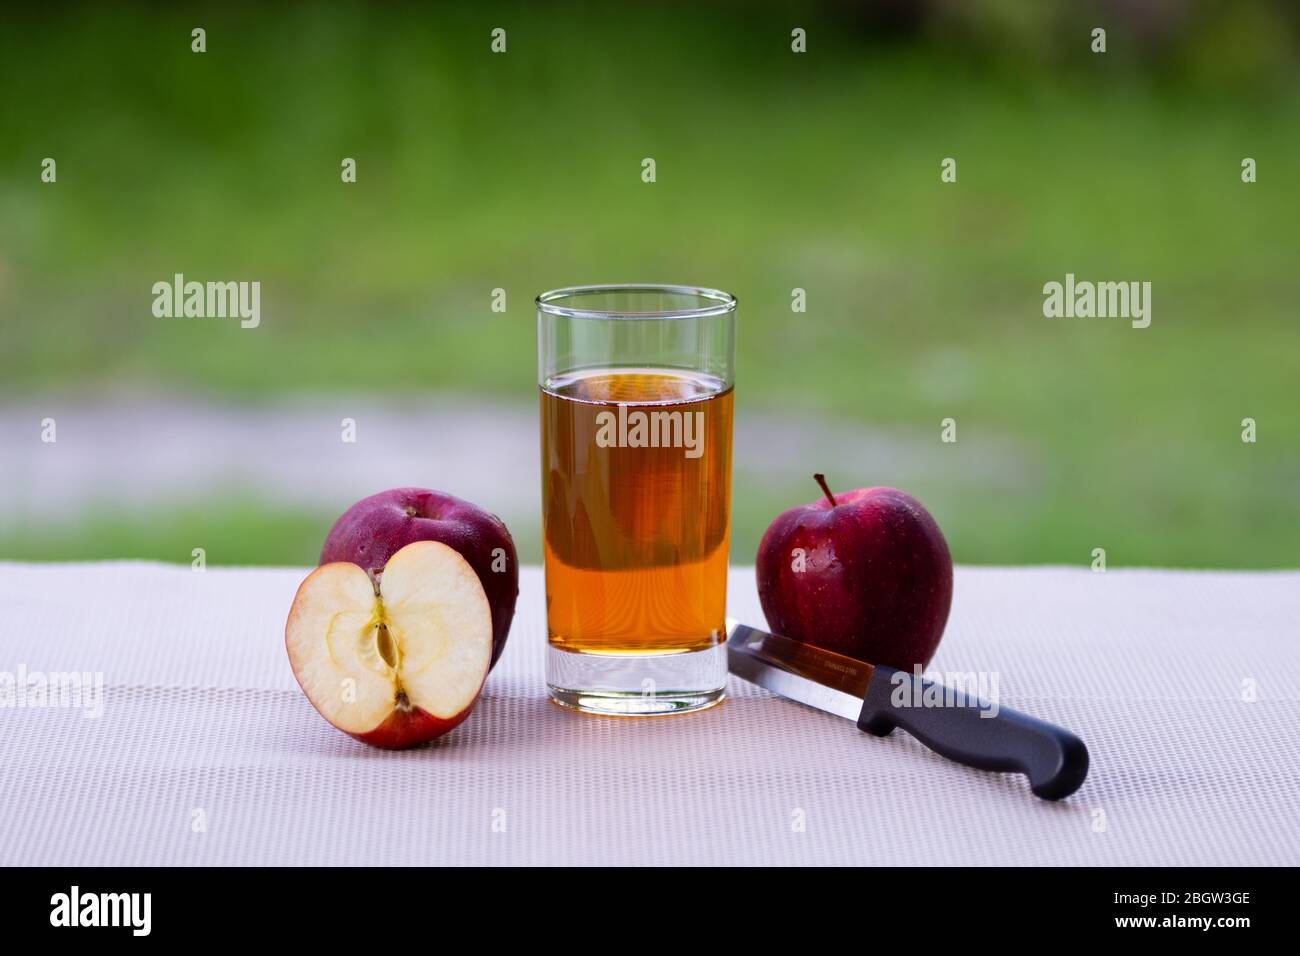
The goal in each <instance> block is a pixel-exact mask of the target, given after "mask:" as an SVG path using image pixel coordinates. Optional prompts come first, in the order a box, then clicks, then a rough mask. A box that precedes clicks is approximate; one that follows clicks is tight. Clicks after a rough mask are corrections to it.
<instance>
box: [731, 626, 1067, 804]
mask: <svg viewBox="0 0 1300 956" xmlns="http://www.w3.org/2000/svg"><path fill="white" fill-rule="evenodd" d="M727 663H728V666H729V668H730V670H731V673H733V674H735V675H736V676H737V677H740V678H743V679H744V680H747V681H749V682H750V683H753V684H757V685H758V686H760V687H764V688H766V689H767V690H770V691H772V692H773V693H774V694H778V695H780V696H782V697H787V698H789V699H791V700H795V701H798V702H799V703H801V704H806V705H808V706H810V707H815V708H817V709H818V710H822V711H825V712H827V713H830V714H834V715H836V716H837V717H843V718H845V719H847V720H852V721H854V722H855V723H856V724H857V726H858V729H859V730H862V731H864V732H866V733H870V734H873V735H875V736H877V737H884V736H887V735H888V734H889V733H890V732H891V731H893V730H894V728H895V727H901V728H902V729H903V730H906V731H907V732H908V733H910V734H911V735H912V736H913V737H915V738H916V739H917V740H919V741H920V742H921V743H923V744H925V745H926V746H927V747H929V748H930V749H931V750H933V751H934V752H935V753H937V754H940V755H941V756H944V757H947V758H948V759H950V760H954V761H956V762H958V763H961V764H965V765H966V766H969V767H975V768H977V769H980V770H997V771H1004V772H1016V773H1023V774H1025V776H1027V777H1028V778H1029V784H1030V789H1031V791H1032V792H1033V793H1034V794H1035V795H1036V796H1039V797H1042V798H1043V799H1044V800H1059V799H1061V798H1062V797H1067V796H1069V795H1070V794H1071V793H1074V791H1075V790H1077V789H1079V787H1080V786H1081V785H1082V784H1083V781H1084V779H1085V778H1086V777H1087V775H1088V748H1087V747H1086V746H1084V743H1083V741H1082V740H1080V739H1079V738H1078V737H1076V736H1075V735H1074V734H1072V733H1070V732H1069V731H1068V730H1064V729H1063V728H1061V727H1056V726H1053V725H1052V724H1049V723H1046V722H1044V721H1041V720H1037V719H1036V718H1034V717H1030V716H1028V715H1026V714H1021V713H1019V712H1017V711H1014V710H1011V709H1009V708H1006V707H997V708H992V707H990V706H989V705H988V704H987V703H986V702H984V701H981V700H979V699H978V698H975V697H973V696H968V695H966V694H964V693H962V692H960V691H954V690H951V689H949V688H945V687H943V686H942V685H935V684H934V683H933V682H931V681H929V680H926V679H925V678H923V677H920V676H918V675H916V674H909V673H907V672H906V671H901V670H897V669H895V668H893V667H886V666H883V665H873V664H868V663H866V662H864V661H859V660H856V659H854V658H851V657H846V656H844V655H843V654H837V653H835V652H834V651H829V650H826V649H824V648H821V647H817V646H816V645H813V644H807V643H804V642H802V641H795V640H792V639H790V638H788V637H782V636H781V635H779V634H770V633H768V632H767V631H762V630H759V629H758V628H755V627H750V626H749V625H747V624H741V623H739V622H738V621H735V620H732V619H730V618H729V619H728V620H727ZM935 702H937V703H935Z"/></svg>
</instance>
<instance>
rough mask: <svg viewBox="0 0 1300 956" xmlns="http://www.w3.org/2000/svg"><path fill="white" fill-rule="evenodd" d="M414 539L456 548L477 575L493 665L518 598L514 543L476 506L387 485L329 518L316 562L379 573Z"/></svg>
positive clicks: (493, 517) (496, 520)
mask: <svg viewBox="0 0 1300 956" xmlns="http://www.w3.org/2000/svg"><path fill="white" fill-rule="evenodd" d="M413 541H441V542H442V543H443V544H446V545H449V546H450V547H452V548H454V549H455V550H456V551H458V552H460V555H461V557H463V558H464V559H465V560H466V561H468V562H469V565H470V567H472V568H473V569H474V573H475V574H477V575H478V578H479V582H480V583H481V584H482V585H483V592H484V593H485V594H486V595H487V599H488V605H489V606H490V607H491V609H492V665H493V666H495V665H496V662H497V660H498V659H499V658H500V657H501V651H502V650H504V649H505V646H506V636H507V635H508V634H509V633H510V622H511V621H512V620H513V619H514V616H515V600H516V599H517V598H518V597H519V562H518V560H517V559H516V557H515V542H514V540H513V539H512V538H511V537H510V532H509V530H507V528H506V526H505V522H503V521H502V520H501V519H500V518H498V517H497V516H496V515H494V514H489V513H488V512H486V511H484V510H483V509H482V508H480V507H478V506H477V505H474V504H471V503H470V502H468V501H463V500H461V499H460V498H457V497H455V496H453V495H449V494H446V493H445V492H441V491H430V490H429V489H428V488H391V489H389V490H388V491H381V492H379V494H377V495H371V496H370V497H369V498H363V499H362V500H360V501H358V502H357V503H356V504H354V505H353V506H352V507H351V508H349V509H348V510H347V511H345V512H343V516H342V517H341V518H339V520H338V521H336V522H334V527H333V528H331V529H330V533H329V535H328V536H327V537H326V538H325V546H324V547H323V548H322V549H321V553H320V563H321V564H329V563H331V562H334V561H351V562H352V563H353V564H359V565H360V566H361V567H363V568H364V569H366V570H367V571H370V572H371V573H373V574H379V573H380V572H382V571H383V570H384V566H385V565H386V564H388V559H389V558H391V557H392V556H393V555H394V554H396V553H397V552H398V551H400V550H401V549H402V548H404V547H405V546H406V545H408V544H410V543H411V542H413Z"/></svg>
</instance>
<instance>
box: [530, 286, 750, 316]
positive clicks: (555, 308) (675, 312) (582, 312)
mask: <svg viewBox="0 0 1300 956" xmlns="http://www.w3.org/2000/svg"><path fill="white" fill-rule="evenodd" d="M619 292H643V293H646V294H660V295H662V294H665V293H667V294H670V295H685V296H694V297H695V298H696V299H701V300H703V301H705V302H708V303H711V304H708V305H701V306H696V307H692V308H687V309H666V310H663V309H660V310H653V311H646V312H638V311H633V310H630V309H583V308H575V307H573V306H569V305H559V304H558V303H559V302H560V301H562V300H567V299H578V298H581V297H582V296H588V295H600V294H602V293H604V294H609V293H619ZM536 302H537V311H538V312H544V313H546V314H547V315H561V316H567V317H569V318H575V319H706V318H709V317H711V316H716V315H726V314H728V313H730V312H735V311H736V297H735V296H734V295H732V294H731V293H730V292H723V291H722V290H721V289H709V288H706V287H703V286H693V285H655V284H654V283H646V282H631V283H624V284H613V285H574V286H568V287H566V288H563V289H552V290H551V291H550V292H543V293H542V294H541V295H539V296H538V297H537V300H536Z"/></svg>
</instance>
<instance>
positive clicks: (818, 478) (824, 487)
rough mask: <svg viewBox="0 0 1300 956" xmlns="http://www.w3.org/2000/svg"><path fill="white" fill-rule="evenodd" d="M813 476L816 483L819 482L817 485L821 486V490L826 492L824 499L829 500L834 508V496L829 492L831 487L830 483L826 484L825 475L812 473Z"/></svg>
mask: <svg viewBox="0 0 1300 956" xmlns="http://www.w3.org/2000/svg"><path fill="white" fill-rule="evenodd" d="M813 478H814V479H815V480H816V482H817V484H819V485H821V486H822V491H824V492H826V500H827V501H829V502H830V503H831V507H832V508H834V507H835V496H834V495H833V494H831V488H830V485H828V484H826V476H825V475H813Z"/></svg>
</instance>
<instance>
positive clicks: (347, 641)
mask: <svg viewBox="0 0 1300 956" xmlns="http://www.w3.org/2000/svg"><path fill="white" fill-rule="evenodd" d="M285 644H286V646H287V648H288V651H289V662H290V664H291V666H292V667H293V672H294V674H295V676H297V678H298V683H299V684H300V685H301V686H302V689H303V692H304V693H305V694H306V695H307V699H308V700H310V701H311V703H312V705H313V706H314V707H315V708H316V709H317V710H318V711H320V713H321V716H322V717H324V718H325V719H326V720H328V721H329V722H330V723H331V724H333V725H334V726H335V727H337V728H339V729H340V730H343V731H345V732H347V733H349V734H352V735H354V736H357V737H360V738H361V739H363V740H367V741H368V742H370V743H374V744H376V745H378V746H384V747H400V746H407V745H409V744H411V743H419V742H420V741H422V740H429V739H431V738H432V737H436V736H438V735H439V734H442V733H446V731H448V730H450V729H451V728H452V727H454V726H456V724H458V723H460V722H461V721H462V720H464V719H465V717H466V716H468V715H469V711H470V708H471V707H472V706H473V704H474V701H475V699H476V698H477V697H478V693H479V691H480V690H481V689H482V687H483V680H484V678H485V677H486V676H487V672H488V664H489V662H490V661H491V658H492V612H491V609H490V607H489V606H488V601H487V597H486V595H485V594H484V592H483V585H482V584H481V583H480V582H479V579H478V575H476V574H475V573H474V569H473V568H472V567H470V565H469V563H468V562H467V561H466V560H465V559H464V558H462V557H461V556H460V554H459V553H457V552H456V551H455V550H454V549H453V548H450V547H448V546H447V545H445V544H442V543H440V542H436V541H418V542H415V543H414V544H408V545H407V546H406V547H404V548H402V549H401V550H400V551H398V552H397V553H396V554H395V555H393V556H392V558H390V559H389V561H388V564H387V566H386V567H385V568H384V570H383V573H382V574H381V575H379V576H378V577H377V578H374V579H372V578H371V576H370V575H369V574H368V573H367V572H366V571H364V570H362V569H361V568H360V567H359V566H358V565H355V564H351V563H346V562H336V563H333V564H326V565H322V566H321V567H319V568H317V569H316V570H315V571H313V572H312V573H311V574H310V575H308V576H307V579H306V580H305V581H303V583H302V585H301V586H300V587H299V588H298V594H297V596H296V597H295V598H294V602H293V608H292V609H291V610H290V612H289V621H288V623H287V624H286V626H285Z"/></svg>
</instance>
